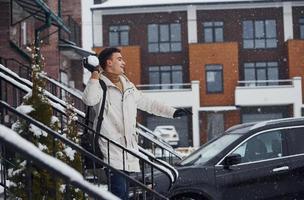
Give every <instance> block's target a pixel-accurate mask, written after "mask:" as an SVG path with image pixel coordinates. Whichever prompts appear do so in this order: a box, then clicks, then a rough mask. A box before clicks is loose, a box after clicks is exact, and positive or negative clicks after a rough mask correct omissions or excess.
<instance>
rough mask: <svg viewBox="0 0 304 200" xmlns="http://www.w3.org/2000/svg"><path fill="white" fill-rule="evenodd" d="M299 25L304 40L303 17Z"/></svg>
mask: <svg viewBox="0 0 304 200" xmlns="http://www.w3.org/2000/svg"><path fill="white" fill-rule="evenodd" d="M299 24H300V38H301V39H304V17H301V18H300V19H299Z"/></svg>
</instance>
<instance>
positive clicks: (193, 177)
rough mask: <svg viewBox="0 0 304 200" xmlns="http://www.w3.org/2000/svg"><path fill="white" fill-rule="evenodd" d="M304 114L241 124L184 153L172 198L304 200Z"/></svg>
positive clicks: (163, 182) (163, 184) (160, 187)
mask: <svg viewBox="0 0 304 200" xmlns="http://www.w3.org/2000/svg"><path fill="white" fill-rule="evenodd" d="M303 143H304V118H289V119H280V120H272V121H265V122H257V123H250V124H242V125H237V126H235V127H232V128H230V129H229V130H227V131H226V132H225V133H223V134H222V135H220V136H219V137H217V138H215V139H213V140H211V141H209V142H208V143H206V144H204V145H203V146H201V147H200V148H199V149H198V150H196V151H194V152H193V153H192V154H190V155H189V156H187V157H186V158H184V159H183V160H182V161H181V162H180V163H179V164H178V166H177V170H178V173H179V178H178V180H177V181H176V183H175V184H174V185H173V187H172V188H170V190H169V191H166V190H167V189H168V187H167V184H168V180H167V179H165V178H164V177H163V176H158V177H157V178H156V179H157V184H156V185H155V189H156V190H157V191H159V192H161V193H163V194H165V195H166V196H167V197H169V198H170V199H194V200H198V199H199V200H206V199H208V200H209V199H210V200H211V199H212V200H230V199H231V200H235V199H246V200H253V199H255V200H256V199H304V145H303Z"/></svg>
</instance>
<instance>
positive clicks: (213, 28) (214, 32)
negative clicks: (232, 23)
mask: <svg viewBox="0 0 304 200" xmlns="http://www.w3.org/2000/svg"><path fill="white" fill-rule="evenodd" d="M203 29H204V42H223V41H224V23H223V22H204V23H203Z"/></svg>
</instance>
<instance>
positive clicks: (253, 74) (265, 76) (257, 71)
mask: <svg viewBox="0 0 304 200" xmlns="http://www.w3.org/2000/svg"><path fill="white" fill-rule="evenodd" d="M244 73H245V76H244V78H245V80H246V81H253V82H250V83H248V84H246V85H247V86H256V85H258V86H261V85H278V82H266V81H265V82H256V81H259V80H278V79H279V67H278V63H277V62H255V63H251V62H250V63H244Z"/></svg>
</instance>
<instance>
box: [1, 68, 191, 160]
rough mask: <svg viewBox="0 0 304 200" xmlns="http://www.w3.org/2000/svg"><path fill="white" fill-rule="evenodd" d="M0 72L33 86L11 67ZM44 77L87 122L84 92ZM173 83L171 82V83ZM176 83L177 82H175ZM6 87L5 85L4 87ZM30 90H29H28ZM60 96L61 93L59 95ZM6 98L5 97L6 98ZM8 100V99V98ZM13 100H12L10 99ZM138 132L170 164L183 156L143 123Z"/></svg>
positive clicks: (142, 143)
mask: <svg viewBox="0 0 304 200" xmlns="http://www.w3.org/2000/svg"><path fill="white" fill-rule="evenodd" d="M22 67H23V68H25V67H26V66H22ZM0 72H3V73H5V74H6V75H9V76H11V77H12V78H13V79H15V80H17V81H20V82H21V83H22V84H24V85H26V86H28V87H29V88H31V87H32V84H31V82H30V81H27V80H24V79H21V78H20V77H19V76H18V75H17V74H12V73H11V72H10V70H9V69H7V68H5V67H1V66H0ZM42 76H43V78H45V79H46V80H47V82H48V84H49V85H52V87H55V88H56V89H55V91H59V93H60V94H62V93H63V92H66V93H67V94H69V95H70V96H71V97H72V100H73V102H75V107H76V112H77V116H78V118H79V119H80V120H79V121H81V122H83V123H84V122H85V114H84V110H85V105H84V104H83V102H82V100H81V97H82V93H81V92H80V91H75V90H73V89H72V88H68V87H66V86H64V85H63V84H61V83H59V82H58V81H56V80H54V79H52V78H49V77H47V76H45V75H42ZM169 85H171V84H169ZM174 85H175V84H174ZM178 85H185V86H187V87H188V86H189V87H190V88H191V84H178ZM4 89H5V87H4ZM46 89H48V88H46ZM14 90H15V89H14ZM27 92H29V91H27ZM52 94H53V93H51V92H46V93H45V95H46V96H47V97H48V98H49V99H50V100H52V101H53V102H55V103H56V104H57V105H59V106H62V107H63V108H65V107H66V102H65V101H63V100H62V99H60V98H58V97H57V96H58V95H56V94H53V95H52ZM18 96H19V97H20V98H19V102H20V101H21V100H22V99H21V98H22V96H24V94H20V95H18ZM59 97H60V95H59ZM4 100H5V99H4ZM6 101H7V100H6ZM8 102H11V101H8ZM12 105H14V106H15V105H18V104H17V102H16V103H14V104H12ZM60 120H61V122H62V121H63V119H62V118H61V119H60ZM89 124H90V125H91V126H92V125H93V122H92V121H89ZM137 134H138V135H139V139H140V140H139V141H140V142H139V145H140V146H142V147H143V148H151V152H152V153H153V154H154V155H155V156H156V157H157V158H161V159H163V160H165V161H167V162H169V163H170V164H173V163H174V160H180V159H181V157H180V156H178V153H176V152H175V151H174V149H173V148H172V147H171V146H170V145H169V144H168V143H166V142H165V141H163V140H162V139H161V138H160V137H157V136H155V135H153V132H152V131H151V130H149V129H148V128H146V127H144V126H143V125H141V124H137ZM147 143H148V147H147Z"/></svg>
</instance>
